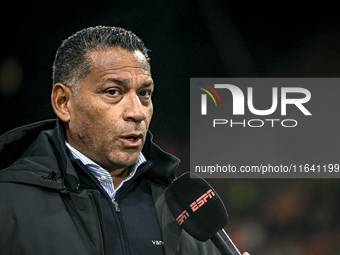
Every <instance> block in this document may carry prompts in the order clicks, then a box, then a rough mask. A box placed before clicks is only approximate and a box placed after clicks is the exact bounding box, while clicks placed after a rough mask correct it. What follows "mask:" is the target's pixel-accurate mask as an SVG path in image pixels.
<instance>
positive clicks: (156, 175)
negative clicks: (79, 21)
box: [0, 26, 218, 255]
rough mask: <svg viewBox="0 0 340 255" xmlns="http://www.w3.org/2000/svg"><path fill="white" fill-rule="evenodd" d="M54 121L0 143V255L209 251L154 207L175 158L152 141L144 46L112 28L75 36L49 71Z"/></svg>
mask: <svg viewBox="0 0 340 255" xmlns="http://www.w3.org/2000/svg"><path fill="white" fill-rule="evenodd" d="M53 85H54V86H53V91H52V96H51V101H52V107H53V109H54V111H55V113H56V115H57V116H58V118H57V120H48V121H42V122H39V123H34V124H31V125H28V126H25V127H21V128H18V129H15V130H13V131H11V132H9V133H7V134H5V135H4V136H2V137H1V139H0V149H1V151H0V155H1V162H0V169H2V170H1V171H0V203H1V207H0V226H1V231H0V254H2V255H5V254H49V255H50V254H63V255H66V254H73V255H74V254H82V255H85V254H148V255H150V254H167V255H170V254H218V251H217V250H216V248H215V247H214V246H213V245H212V243H211V242H210V241H208V242H206V243H202V242H199V241H197V240H195V239H193V238H192V237H190V236H189V235H188V234H187V233H186V232H185V231H184V230H181V229H180V228H179V226H178V224H177V223H176V221H175V220H174V218H173V217H172V216H171V214H170V213H169V210H168V208H167V206H166V204H165V203H164V194H163V193H164V189H165V188H166V187H167V186H168V185H169V184H170V183H171V181H172V180H173V179H174V178H175V170H176V168H177V166H178V164H179V160H178V159H177V158H175V157H174V156H172V155H170V154H168V153H165V152H164V151H162V150H161V149H160V148H159V147H157V146H156V145H155V144H154V143H153V142H152V135H151V133H150V132H149V131H148V128H149V124H150V121H151V117H152V113H153V105H152V101H151V95H152V92H153V90H154V83H153V80H152V77H151V71H150V64H149V58H148V54H147V49H146V47H145V46H144V43H143V42H142V41H141V40H140V39H139V38H138V37H137V36H136V35H134V34H133V33H131V32H129V31H126V30H124V29H122V28H116V27H104V26H98V27H94V28H87V29H84V30H82V31H79V32H78V33H76V34H75V35H73V36H71V37H70V38H68V39H67V40H65V41H64V42H63V43H62V45H61V46H60V47H59V49H58V51H57V54H56V57H55V61H54V65H53Z"/></svg>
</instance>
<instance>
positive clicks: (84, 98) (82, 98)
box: [66, 48, 154, 172]
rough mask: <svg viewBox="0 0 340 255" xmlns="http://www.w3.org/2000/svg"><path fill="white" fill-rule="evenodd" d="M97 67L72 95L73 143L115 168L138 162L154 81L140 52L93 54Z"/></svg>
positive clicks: (70, 133)
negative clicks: (74, 94) (73, 95)
mask: <svg viewBox="0 0 340 255" xmlns="http://www.w3.org/2000/svg"><path fill="white" fill-rule="evenodd" d="M89 56H90V59H91V66H92V70H91V72H90V74H88V75H87V76H86V77H85V78H84V79H83V80H82V81H81V82H80V84H79V88H78V93H77V95H76V96H75V97H72V98H71V100H70V102H69V105H70V122H69V123H68V125H67V127H66V130H67V139H68V142H69V143H70V144H71V145H72V146H73V147H74V148H76V149H77V150H78V151H80V152H81V153H83V154H84V155H86V156H87V157H89V158H90V159H92V160H93V161H94V162H96V163H97V164H99V165H101V166H102V167H103V168H104V169H106V170H108V171H109V172H112V171H114V170H116V169H122V168H126V167H128V166H130V165H132V164H134V163H136V162H137V160H138V157H139V154H140V152H141V150H142V148H143V145H144V142H145V138H146V134H147V130H148V128H149V124H150V121H151V117H152V113H153V105H152V101H151V94H152V92H153V88H154V87H153V86H154V85H153V80H152V77H151V72H150V67H149V64H148V63H147V60H146V58H145V57H144V55H143V54H142V53H141V52H140V51H135V52H130V51H127V50H125V49H122V48H112V49H108V50H105V51H93V52H90V53H89Z"/></svg>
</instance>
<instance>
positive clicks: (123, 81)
mask: <svg viewBox="0 0 340 255" xmlns="http://www.w3.org/2000/svg"><path fill="white" fill-rule="evenodd" d="M107 82H112V83H116V84H118V85H121V86H124V85H125V84H127V83H128V82H127V80H126V79H121V78H108V79H107V80H106V83H107ZM154 86H155V85H154V82H153V80H151V81H150V82H149V81H147V82H144V83H143V84H142V85H141V87H142V88H145V87H154Z"/></svg>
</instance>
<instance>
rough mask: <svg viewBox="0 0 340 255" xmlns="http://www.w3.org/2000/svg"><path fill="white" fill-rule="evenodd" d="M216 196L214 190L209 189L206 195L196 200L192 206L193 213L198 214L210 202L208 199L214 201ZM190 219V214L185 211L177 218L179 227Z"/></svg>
mask: <svg viewBox="0 0 340 255" xmlns="http://www.w3.org/2000/svg"><path fill="white" fill-rule="evenodd" d="M214 196H215V193H214V191H213V190H212V189H209V190H208V191H207V192H206V193H204V194H203V195H202V196H200V197H199V198H198V199H196V200H195V201H194V202H193V203H191V204H190V208H191V210H192V212H196V211H197V210H198V209H199V208H200V207H202V206H203V205H204V204H206V203H207V202H208V199H209V200H210V199H212V198H213V197H214ZM189 217H190V214H189V213H188V212H187V211H186V210H184V211H183V212H182V213H181V214H180V215H179V216H178V217H177V218H176V221H177V223H178V224H179V225H182V224H183V223H184V221H185V220H186V219H188V218H189Z"/></svg>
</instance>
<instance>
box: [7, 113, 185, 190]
mask: <svg viewBox="0 0 340 255" xmlns="http://www.w3.org/2000/svg"><path fill="white" fill-rule="evenodd" d="M152 138H153V136H152V134H151V132H150V131H149V132H148V134H147V138H146V142H145V145H144V148H143V151H142V152H143V154H144V156H145V157H146V159H147V160H148V161H149V162H150V163H151V164H152V168H151V170H150V171H149V172H148V173H147V178H148V179H149V180H150V181H152V182H155V183H157V184H161V185H169V184H170V183H171V181H172V180H173V179H174V178H175V170H176V169H177V167H178V165H179V163H180V161H179V159H178V158H176V157H174V156H172V155H170V154H169V153H166V152H164V151H163V150H161V149H160V148H159V147H158V146H157V145H156V144H154V143H153V141H152ZM64 141H65V129H64V123H63V122H62V121H61V120H60V119H57V120H46V121H41V122H37V123H33V124H30V125H27V126H23V127H20V128H17V129H14V130H12V131H10V132H8V133H6V134H5V135H3V136H1V137H0V158H1V160H0V182H20V183H27V184H33V185H38V186H44V187H48V188H54V189H59V190H64V189H66V190H69V191H73V190H75V189H76V188H77V187H78V186H79V179H78V175H77V174H76V171H75V169H74V168H73V166H72V163H71V162H70V160H69V157H68V155H67V150H66V146H65V142H64Z"/></svg>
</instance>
